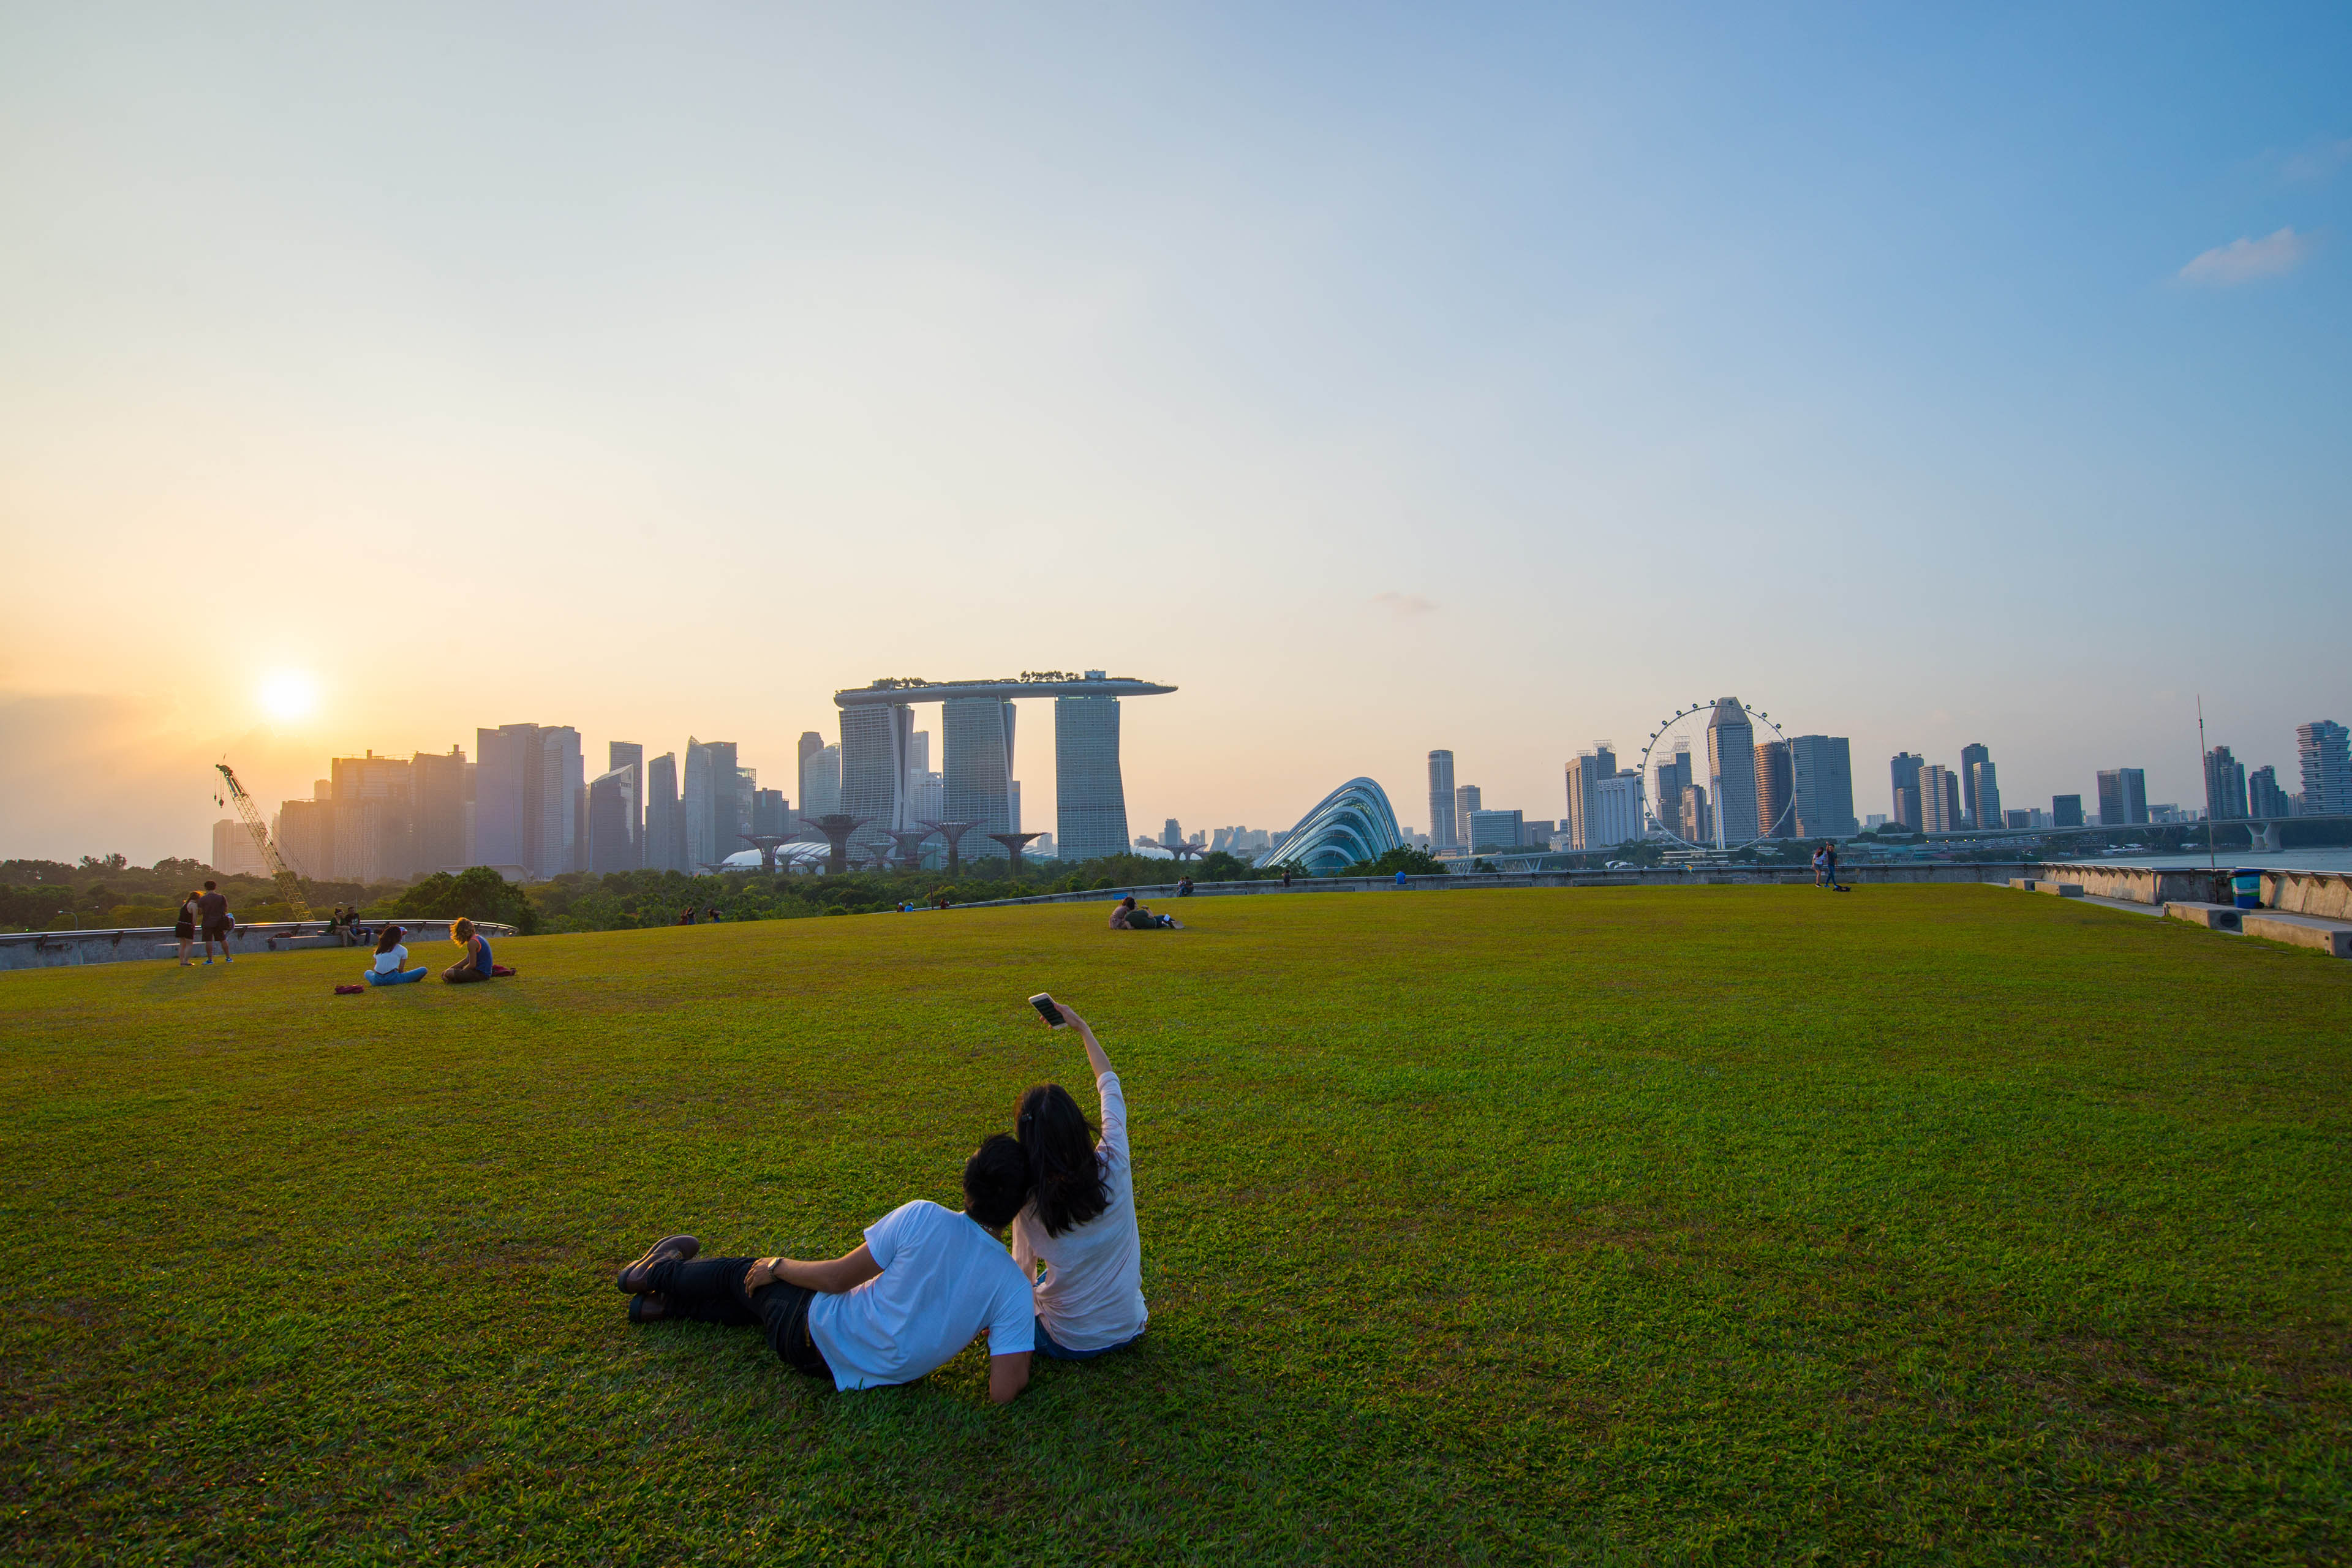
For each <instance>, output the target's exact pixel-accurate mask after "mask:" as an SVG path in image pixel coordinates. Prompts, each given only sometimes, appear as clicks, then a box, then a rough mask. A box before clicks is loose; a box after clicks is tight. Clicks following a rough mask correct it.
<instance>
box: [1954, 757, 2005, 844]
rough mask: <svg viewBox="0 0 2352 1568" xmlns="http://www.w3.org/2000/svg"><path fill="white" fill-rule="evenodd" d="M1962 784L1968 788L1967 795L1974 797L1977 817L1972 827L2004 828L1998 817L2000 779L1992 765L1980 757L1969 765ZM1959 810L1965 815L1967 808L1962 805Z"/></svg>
mask: <svg viewBox="0 0 2352 1568" xmlns="http://www.w3.org/2000/svg"><path fill="white" fill-rule="evenodd" d="M1979 749H1981V748H1979ZM1964 782H1965V783H1966V784H1968V786H1969V794H1970V795H1974V796H1975V797H1976V803H1977V804H1976V811H1977V816H1976V819H1975V822H1974V824H1973V826H1978V827H2000V826H2006V824H2005V823H2004V821H2003V820H2002V817H2001V815H2000V777H1999V775H1998V773H1996V772H1995V770H1994V766H1993V763H1991V762H1990V760H1989V759H1986V758H1982V757H1979V759H1977V760H1976V761H1975V762H1973V763H1969V776H1968V778H1967V779H1966V780H1965V781H1964ZM1960 809H1961V810H1962V812H1964V813H1965V812H1966V811H1967V810H1968V809H1969V808H1968V807H1967V806H1966V805H1962V806H1961V808H1960Z"/></svg>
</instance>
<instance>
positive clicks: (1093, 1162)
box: [1013, 1083, 1110, 1236]
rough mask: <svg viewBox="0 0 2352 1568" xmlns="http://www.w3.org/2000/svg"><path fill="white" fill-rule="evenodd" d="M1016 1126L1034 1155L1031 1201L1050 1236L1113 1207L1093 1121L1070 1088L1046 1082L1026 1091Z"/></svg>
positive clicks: (1026, 1151)
mask: <svg viewBox="0 0 2352 1568" xmlns="http://www.w3.org/2000/svg"><path fill="white" fill-rule="evenodd" d="M1013 1129H1014V1132H1013V1135H1014V1136H1015V1137H1017V1138H1018V1139H1020V1141H1021V1152H1023V1153H1024V1154H1026V1155H1027V1156H1029V1182H1030V1185H1031V1187H1032V1188H1033V1189H1034V1191H1033V1192H1032V1194H1031V1197H1030V1201H1031V1202H1032V1203H1033V1204H1034V1205H1036V1209H1037V1219H1038V1223H1040V1224H1041V1225H1043V1226H1045V1234H1046V1235H1047V1236H1059V1235H1061V1234H1062V1233H1063V1232H1064V1231H1066V1230H1076V1228H1077V1227H1078V1226H1082V1225H1084V1224H1086V1223H1087V1221H1088V1220H1090V1219H1092V1218H1094V1217H1095V1216H1096V1215H1099V1214H1101V1213H1102V1212H1103V1210H1105V1209H1107V1208H1108V1207H1110V1184H1109V1183H1108V1182H1106V1181H1104V1180H1103V1173H1102V1161H1101V1159H1100V1158H1099V1157H1098V1156H1097V1154H1096V1153H1095V1130H1094V1125H1093V1123H1091V1122H1089V1121H1087V1113H1086V1112H1085V1111H1083V1110H1079V1109H1078V1102H1077V1101H1076V1100H1072V1099H1071V1098H1070V1091H1069V1090H1068V1089H1064V1088H1063V1087H1062V1086H1061V1085H1060V1084H1058V1083H1041V1084H1039V1085H1038V1086H1037V1087H1036V1088H1034V1089H1031V1090H1030V1091H1029V1092H1028V1093H1026V1094H1024V1095H1023V1096H1022V1097H1021V1114H1020V1117H1019V1119H1018V1120H1017V1121H1014V1123H1013Z"/></svg>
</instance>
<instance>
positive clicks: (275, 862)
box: [213, 763, 310, 921]
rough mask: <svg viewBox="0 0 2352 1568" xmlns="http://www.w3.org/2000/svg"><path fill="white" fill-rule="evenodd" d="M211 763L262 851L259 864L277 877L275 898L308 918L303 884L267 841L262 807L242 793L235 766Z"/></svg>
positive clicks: (307, 906) (273, 845)
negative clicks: (303, 895)
mask: <svg viewBox="0 0 2352 1568" xmlns="http://www.w3.org/2000/svg"><path fill="white" fill-rule="evenodd" d="M213 765H214V766H215V767H216V768H218V769H219V770H220V776H221V777H223V778H225V779H226V780H227V781H228V798H229V799H230V800H231V801H232V802H234V803H235V804H236V814H237V815H238V816H241V817H243V818H245V830H246V831H247V833H250V834H252V835H253V843H254V847H256V848H257V849H259V850H260V851H261V863H262V864H263V865H265V866H267V867H268V868H269V874H270V876H271V877H272V878H274V879H276V880H277V883H278V899H279V900H281V901H282V902H284V904H285V905H286V907H287V908H288V909H289V910H293V911H294V918H295V919H296V920H298V921H307V920H309V919H310V900H307V899H305V898H303V897H302V884H301V883H300V882H299V881H298V880H296V879H295V876H294V873H293V872H291V871H289V870H288V869H287V868H286V858H285V857H284V856H282V855H280V854H278V846H277V845H275V844H272V843H271V842H269V829H268V828H267V827H265V826H262V825H261V808H260V807H259V806H257V805H254V804H253V797H252V796H251V795H247V794H246V793H245V786H244V785H243V784H239V783H237V782H236V769H235V768H232V767H230V766H229V765H228V764H227V763H214V764H213Z"/></svg>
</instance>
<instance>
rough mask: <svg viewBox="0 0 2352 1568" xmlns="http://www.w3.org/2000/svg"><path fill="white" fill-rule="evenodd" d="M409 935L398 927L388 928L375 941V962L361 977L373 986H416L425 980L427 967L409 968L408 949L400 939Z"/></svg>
mask: <svg viewBox="0 0 2352 1568" xmlns="http://www.w3.org/2000/svg"><path fill="white" fill-rule="evenodd" d="M407 934H408V933H407V932H406V931H403V930H401V929H400V928H399V927H398V926H386V927H384V928H383V935H382V936H379V937H377V938H376V939H375V962H374V963H371V964H369V965H368V967H367V971H366V973H364V974H363V975H362V976H361V978H362V979H364V980H365V981H366V982H367V983H368V984H371V985H414V984H416V983H417V982H418V981H420V980H422V979H424V978H425V966H424V965H423V964H421V963H420V964H418V965H417V966H416V967H415V968H414V969H411V968H409V967H408V949H407V948H405V947H404V946H403V945H401V941H400V939H401V938H402V937H404V936H406V935H407Z"/></svg>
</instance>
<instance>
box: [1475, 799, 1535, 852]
mask: <svg viewBox="0 0 2352 1568" xmlns="http://www.w3.org/2000/svg"><path fill="white" fill-rule="evenodd" d="M1469 823H1470V826H1469V830H1468V831H1469V838H1470V847H1471V849H1472V851H1473V852H1475V853H1480V854H1483V853H1486V851H1489V850H1495V849H1517V848H1518V847H1520V840H1521V839H1522V837H1525V835H1524V832H1523V829H1524V828H1525V826H1526V824H1525V822H1524V821H1523V820H1522V816H1521V814H1520V813H1518V812H1516V811H1486V810H1477V811H1473V812H1471V813H1470V816H1469Z"/></svg>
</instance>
